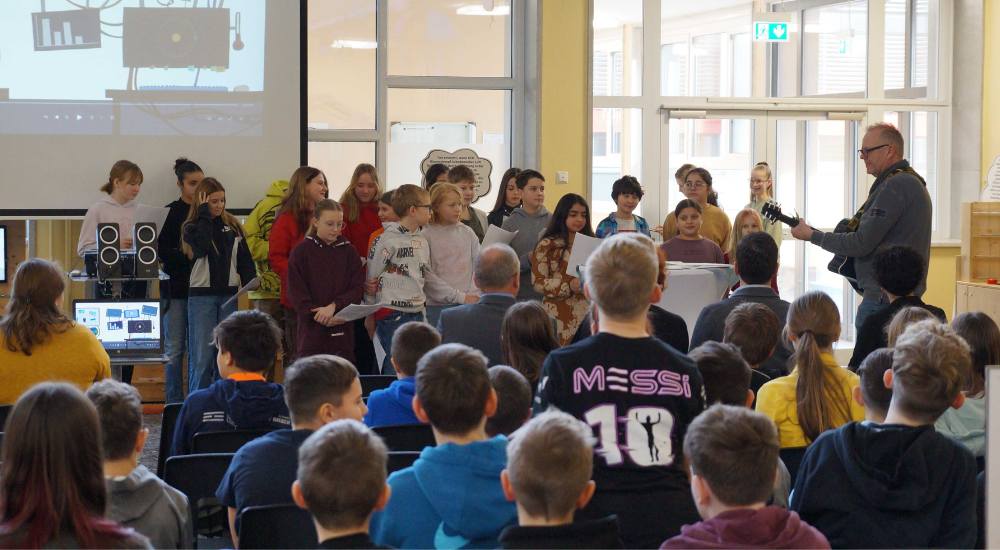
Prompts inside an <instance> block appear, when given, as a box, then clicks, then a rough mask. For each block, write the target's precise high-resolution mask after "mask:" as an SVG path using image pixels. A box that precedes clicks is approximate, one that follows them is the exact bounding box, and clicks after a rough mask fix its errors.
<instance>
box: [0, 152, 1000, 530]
mask: <svg viewBox="0 0 1000 550" xmlns="http://www.w3.org/2000/svg"><path fill="white" fill-rule="evenodd" d="M174 171H175V174H176V177H177V178H176V184H177V186H178V189H179V190H180V197H179V198H178V199H177V200H176V201H174V202H172V203H171V204H170V205H169V208H170V214H169V216H168V218H167V222H166V224H165V226H164V227H163V228H162V231H161V233H160V241H159V250H160V255H161V259H162V262H163V266H164V271H165V272H166V273H167V274H168V275H169V276H170V279H169V280H168V281H164V282H163V283H162V284H161V299H162V300H163V303H164V304H165V309H166V318H165V320H164V326H165V329H166V333H167V334H166V340H167V343H168V355H169V358H170V362H169V364H168V365H167V366H166V369H165V373H166V374H165V376H166V390H167V401H168V402H183V407H182V409H181V412H180V416H179V419H178V421H177V426H176V428H175V430H174V437H173V441H172V445H171V446H172V450H171V454H173V455H182V454H188V453H191V452H192V451H193V449H192V439H193V436H194V434H195V433H199V432H206V431H216V430H232V429H253V428H273V429H274V431H272V432H270V433H269V434H268V435H266V436H264V437H261V438H259V439H257V440H254V441H253V442H251V443H248V444H246V445H244V446H243V447H242V448H241V449H240V450H239V451H238V452H237V453H236V455H235V457H234V459H233V461H232V463H231V465H230V467H229V470H228V471H227V473H226V475H225V477H224V478H223V480H222V483H221V484H220V486H219V487H218V490H217V493H216V495H217V497H218V499H219V501H220V502H221V503H222V505H223V506H224V507H226V508H227V510H228V514H229V522H230V527H231V536H232V539H233V543H234V545H236V547H238V546H239V522H240V514H241V512H242V510H244V509H245V508H246V507H248V506H257V505H266V504H281V503H293V502H294V503H295V504H297V505H298V506H300V507H302V508H305V509H308V511H309V512H310V513H311V514H312V517H313V520H314V523H315V527H316V530H317V535H318V540H319V542H320V547H322V548H462V547H474V548H495V547H504V548H620V547H626V548H657V547H662V548H749V547H762V548H830V547H836V548H840V547H844V548H855V547H862V548H876V547H949V548H950V547H962V548H971V547H974V546H976V545H977V544H979V545H980V547H981V545H982V534H981V531H982V515H981V514H982V510H981V499H982V498H983V497H982V494H981V493H982V490H981V487H982V474H980V473H979V472H980V471H981V469H982V457H983V456H984V454H985V448H984V447H985V443H984V439H985V436H984V424H985V407H984V402H985V400H984V397H983V393H984V366H985V365H988V364H998V363H1000V330H998V328H997V325H996V324H995V323H994V322H993V321H992V320H991V319H990V318H989V317H987V316H986V315H983V314H980V313H971V314H963V315H960V316H958V317H957V318H956V319H954V320H953V322H952V323H951V324H950V325H949V324H946V320H945V318H944V312H943V311H941V310H940V309H937V308H934V307H933V306H930V305H927V304H924V303H923V302H922V301H921V300H920V298H919V297H917V296H914V292H915V290H916V288H917V287H918V285H919V284H920V282H921V281H922V280H923V277H924V276H925V273H924V270H925V267H924V262H923V259H922V258H921V256H920V255H919V254H918V253H917V252H915V251H914V250H912V249H910V248H907V247H902V246H894V247H889V248H886V249H885V250H882V251H881V252H879V253H878V254H877V256H876V258H875V260H874V262H875V270H876V276H877V278H878V281H879V285H880V286H881V288H882V291H883V293H884V295H885V296H886V297H888V299H889V302H888V305H887V306H886V307H885V308H884V310H882V311H880V312H878V314H877V317H878V321H875V320H869V321H866V323H865V324H864V326H862V327H860V328H859V334H858V346H857V347H856V350H855V357H854V358H852V360H851V363H850V365H849V366H848V367H843V366H840V365H839V364H838V362H837V361H836V360H835V358H834V356H833V345H834V343H835V342H836V341H837V340H838V339H839V338H840V336H841V312H839V311H838V308H837V306H836V304H835V303H834V301H833V300H832V299H831V298H830V297H829V296H827V295H826V294H823V293H821V292H808V293H805V294H804V295H802V296H800V297H798V298H797V299H796V300H794V301H793V302H791V303H789V302H787V301H784V300H781V299H780V297H779V296H778V295H777V287H776V276H777V271H778V245H779V244H780V241H781V227H780V226H777V225H775V224H774V223H771V222H769V221H765V220H763V219H762V217H761V215H760V210H761V207H762V206H763V204H764V203H765V202H766V201H768V200H769V199H770V198H771V196H772V193H773V185H774V182H773V179H772V175H771V171H770V169H769V167H768V166H767V165H766V164H765V163H760V164H758V165H756V166H755V167H754V168H753V169H752V171H751V173H750V178H749V195H750V202H749V204H747V206H746V208H745V209H743V210H741V211H740V212H739V214H737V216H736V218H735V220H734V221H733V222H730V220H729V218H728V216H727V215H726V213H725V212H724V211H723V210H722V209H721V208H719V206H718V196H717V194H716V193H715V192H714V191H713V189H712V176H711V174H710V173H709V171H708V170H706V169H704V168H699V167H693V166H684V167H682V168H681V169H680V170H678V172H677V174H676V177H677V184H678V186H679V189H680V190H681V191H682V192H683V193H684V195H685V196H686V197H687V198H685V199H684V200H682V201H680V202H679V203H678V204H677V206H676V208H675V209H674V211H673V212H672V213H671V214H670V215H669V216H668V217H667V219H666V220H665V221H664V222H663V224H662V226H660V227H650V225H649V224H648V223H647V222H646V220H644V219H643V218H642V217H640V216H639V215H637V214H635V213H634V210H635V209H636V208H637V206H638V205H639V202H640V200H641V199H642V196H643V190H642V187H641V185H640V183H639V182H638V181H637V180H636V178H634V177H631V176H624V177H622V178H621V179H619V180H617V181H616V182H615V183H614V185H613V188H612V198H613V199H614V201H615V203H616V205H617V209H616V211H615V212H613V213H611V214H610V215H609V216H608V217H607V218H605V219H603V220H601V221H600V223H599V224H598V225H597V228H596V231H595V230H593V229H592V224H591V216H590V206H589V205H588V203H587V201H586V200H585V199H584V198H583V197H581V196H579V195H576V194H572V193H570V194H566V195H564V196H562V197H561V198H560V199H559V201H558V202H557V204H556V207H555V210H554V211H553V212H552V213H550V212H549V211H548V210H547V209H546V207H545V206H544V198H545V178H544V176H543V175H542V174H541V173H539V172H538V171H536V170H531V169H526V170H519V169H516V168H512V169H510V170H508V171H507V172H505V173H504V174H503V176H502V178H501V179H500V192H499V194H498V196H497V200H496V204H495V206H494V207H493V208H492V209H491V210H490V211H489V212H488V213H487V212H484V211H482V210H480V209H478V208H476V207H475V206H473V204H474V202H475V201H476V199H477V198H478V197H477V194H478V193H479V192H481V191H482V190H481V189H480V188H478V187H477V181H476V175H475V173H474V172H473V171H472V170H471V169H470V168H468V167H465V166H454V167H451V168H448V167H445V166H443V165H434V166H431V167H430V168H428V169H427V171H426V173H425V174H424V181H423V182H421V184H420V185H410V184H407V185H401V186H399V187H397V188H396V189H393V190H391V191H383V188H382V185H381V183H380V181H379V178H378V174H377V171H376V169H375V168H374V167H373V166H371V165H369V164H360V165H358V166H357V168H356V170H355V171H354V174H353V176H352V177H351V181H350V184H349V186H348V187H347V190H346V191H345V192H344V194H343V196H342V197H341V198H340V200H339V201H335V200H332V199H329V198H328V197H327V195H328V183H327V181H326V177H325V175H324V174H323V172H322V171H320V170H318V169H316V168H312V167H301V168H298V169H296V170H295V171H294V172H293V173H292V175H291V177H290V179H289V180H288V181H276V182H274V183H273V184H272V185H271V188H270V189H269V190H268V191H267V194H266V197H265V198H264V199H263V200H261V201H260V202H259V203H258V204H257V206H256V207H255V208H254V210H253V212H252V213H251V214H250V216H249V217H248V218H246V220H245V222H243V223H240V221H239V220H238V219H237V218H236V216H234V215H232V214H230V213H229V212H227V211H226V208H225V206H226V190H225V187H224V186H223V184H222V182H220V181H218V180H216V179H214V178H212V177H206V176H205V172H204V171H203V170H202V169H201V167H200V166H198V165H197V164H196V163H195V162H193V161H191V160H187V159H179V160H177V162H176V164H175V169H174ZM142 179H143V178H142V172H141V170H140V169H139V167H138V166H136V165H135V164H133V163H130V162H128V161H119V162H118V163H116V164H115V165H114V167H113V168H112V170H111V173H110V178H109V181H108V183H107V184H106V185H105V187H104V188H103V190H104V191H105V192H106V193H107V197H106V198H105V199H103V200H102V201H100V202H98V203H97V204H96V205H95V206H94V207H92V208H91V209H90V210H89V211H88V214H87V218H86V220H85V222H84V228H83V230H82V233H81V237H80V252H81V253H83V252H84V251H85V250H87V249H89V248H92V246H93V232H94V228H95V227H96V224H97V223H102V222H109V221H115V222H118V223H121V224H122V225H123V226H126V225H128V224H130V223H131V216H132V215H133V212H134V208H135V204H136V201H137V197H138V193H139V189H140V185H141V184H142ZM490 225H496V226H499V227H501V228H502V229H504V230H506V231H510V232H516V235H515V236H514V237H513V240H511V241H510V244H509V246H508V245H505V244H494V245H490V246H486V247H481V246H480V243H481V241H482V239H483V238H484V236H485V234H486V231H487V229H488V227H489V226H490ZM651 231H652V232H662V235H663V238H664V241H665V242H663V243H662V244H661V245H660V246H656V245H655V244H654V242H653V240H652V239H651V238H650V232H651ZM123 233H126V231H123ZM578 233H579V234H583V235H587V236H596V237H598V238H601V239H602V243H601V244H600V246H599V247H598V248H597V250H596V251H595V252H593V254H592V255H591V256H590V257H589V258H588V259H587V262H586V265H585V267H584V268H583V270H582V272H581V273H580V275H581V276H580V277H576V276H573V275H571V274H569V273H567V265H568V260H569V255H570V250H571V248H572V246H573V242H574V238H575V237H576V235H577V234H578ZM126 239H128V237H127V236H123V242H122V246H123V247H128V246H131V243H130V242H127V241H126ZM667 259H669V260H671V261H685V262H707V263H730V264H732V265H733V266H734V270H735V272H736V274H737V275H738V276H739V279H740V282H739V284H738V285H737V286H738V287H739V288H735V287H734V289H733V291H732V295H731V296H729V297H727V298H724V299H723V300H722V301H721V302H719V303H718V304H712V305H709V306H707V307H706V308H705V310H704V311H703V312H702V314H701V316H700V317H699V319H698V322H697V324H696V326H695V328H694V331H693V336H692V338H691V341H690V342H689V339H688V333H687V327H686V325H685V324H684V321H683V320H682V319H680V317H679V316H677V315H675V314H673V313H670V312H667V311H665V310H663V309H662V308H660V307H659V306H657V305H656V304H658V303H659V302H660V300H661V297H662V295H663V292H665V289H666V288H667V286H668V284H669V282H668V280H667V277H666V275H667V270H666V269H665V261H666V260H667ZM32 262H35V263H37V262H43V261H41V260H32V261H31V262H26V263H25V265H27V264H30V263H32ZM53 269H55V268H54V267H53ZM19 276H21V270H20V269H19V271H18V274H17V275H16V276H15V279H14V285H15V290H14V296H15V300H12V301H16V296H17V295H18V293H17V290H16V287H17V286H18V285H22V286H26V285H28V283H27V282H26V278H25V277H22V278H20V279H19ZM254 277H257V278H259V280H260V281H261V287H260V288H259V289H258V290H257V291H255V292H254V293H252V294H251V296H250V298H251V302H252V304H253V307H252V309H249V310H244V311H235V309H236V308H235V306H234V305H225V304H226V302H227V301H228V300H229V299H230V298H231V297H232V296H233V295H234V294H235V293H236V292H237V289H238V288H239V287H240V286H241V285H243V284H246V283H247V282H248V281H249V280H251V279H252V278H254ZM741 289H742V290H743V291H747V292H742V291H741ZM750 291H752V292H750ZM126 292H127V291H126ZM498 296H500V297H502V298H503V300H506V302H504V305H503V309H501V314H500V317H499V318H497V322H496V324H495V325H493V324H491V323H492V321H491V320H490V319H491V317H490V316H489V315H486V314H483V315H481V316H477V315H478V313H477V312H484V311H486V310H485V309H475V308H476V307H477V306H483V305H484V304H486V303H487V302H490V301H491V300H493V302H491V303H497V302H496V301H497V300H498ZM741 296H742V297H743V298H741ZM746 296H762V297H761V298H748V297H746ZM364 303H367V304H380V305H382V306H383V308H382V309H381V310H379V311H378V312H376V313H375V314H373V315H372V316H369V317H368V318H366V319H361V320H357V321H344V320H342V319H340V318H338V317H337V313H338V312H339V311H341V310H343V309H344V308H346V307H347V306H349V305H351V304H364ZM224 306H225V307H224ZM463 308H464V309H463ZM449 310H451V311H449ZM10 311H11V309H10V306H9V308H8V315H7V316H5V318H4V319H2V320H0V335H2V336H5V337H6V338H5V340H4V342H5V345H6V347H7V348H9V351H10V352H18V350H19V347H18V346H19V343H18V341H17V340H16V339H11V337H10V333H9V332H8V331H7V330H6V326H7V325H8V324H9V323H10V322H11V321H10V315H9V312H10ZM463 311H464V312H466V313H472V314H474V315H467V316H459V315H460V314H461V313H462V312H463ZM872 317H873V318H874V317H876V315H873V316H872ZM449 320H450V321H451V324H449ZM886 325H887V330H883V327H885V326H886ZM470 334H471V336H470ZM44 339H45V336H43V337H42V338H41V339H39V340H38V341H36V342H29V344H34V345H41V344H42V343H43V342H44ZM373 341H376V342H378V343H379V344H380V345H381V346H382V347H383V348H384V350H385V360H384V362H383V363H382V364H381V365H379V364H376V359H375V357H376V354H375V352H374V345H373ZM30 347H31V346H30V345H29V346H28V349H30ZM185 350H186V351H187V353H186V359H187V364H188V368H187V372H186V373H185V371H184V368H183V364H184V359H185ZM279 357H280V358H281V359H282V362H283V364H284V365H286V366H285V368H284V378H283V382H282V383H281V384H278V383H275V382H273V381H270V380H269V378H270V377H271V371H272V369H273V367H274V365H275V362H276V360H277V359H278V358H279ZM379 373H381V374H394V375H395V376H396V378H397V380H396V381H395V382H393V383H392V385H390V386H389V387H388V388H386V389H384V390H377V391H375V392H373V393H372V394H371V395H368V396H364V395H362V393H363V392H362V387H361V383H360V378H359V376H361V375H369V374H379ZM185 376H186V378H187V384H186V386H185V383H184V378H185ZM104 377H106V374H99V375H98V376H96V377H95V378H98V379H99V378H104ZM185 387H186V389H187V392H185ZM81 390H85V392H86V393H82V392H81ZM185 393H186V396H185ZM15 400H16V404H15V405H14V408H13V410H12V412H11V413H10V416H9V418H8V420H7V423H6V428H5V433H6V435H5V439H4V442H3V445H4V447H3V451H2V462H3V464H2V466H0V478H2V479H0V491H2V492H0V546H3V547H7V546H15V547H41V546H49V547H71V546H81V547H108V548H126V547H150V546H152V547H158V548H159V547H170V548H182V547H189V546H190V545H191V544H192V526H191V525H190V522H189V516H188V511H187V510H188V503H187V502H186V500H185V497H184V496H183V495H182V494H180V493H179V492H178V491H176V490H175V489H173V488H171V487H169V486H167V485H166V484H165V483H164V482H162V481H161V480H159V479H157V478H156V476H155V475H153V474H152V473H151V472H149V471H148V470H147V469H145V468H144V467H143V466H141V465H139V457H140V455H141V453H142V449H143V445H144V443H145V440H146V437H147V434H148V430H147V429H146V428H144V427H143V416H142V408H141V403H140V399H139V395H138V393H137V391H136V390H135V389H134V388H132V387H131V386H129V385H126V384H123V383H120V382H116V381H113V380H109V379H105V380H100V381H96V382H94V383H93V384H90V383H89V382H88V383H86V384H82V385H81V384H76V385H75V386H74V385H71V384H65V383H59V382H47V383H42V384H39V385H35V386H33V387H31V388H30V389H26V391H24V392H23V393H22V394H21V395H19V396H16V397H15V398H14V399H12V400H11V402H15ZM421 423H422V424H429V425H430V426H431V428H432V429H433V434H434V438H435V440H436V442H437V445H436V446H434V447H427V448H425V449H424V450H423V451H422V452H421V454H420V458H419V459H418V460H416V462H415V463H414V464H413V465H412V466H410V467H407V468H404V469H402V470H399V471H396V472H394V473H393V474H392V475H390V476H388V477H387V475H386V472H387V469H386V464H387V448H386V445H385V444H384V443H383V441H382V440H381V439H380V438H379V437H378V436H377V435H376V434H375V433H374V432H373V431H372V429H371V428H372V427H376V426H384V425H401V424H421ZM796 453H797V455H796ZM789 456H797V457H798V458H796V459H795V460H794V461H793V460H790V459H789V458H788V457H789ZM977 475H978V479H977ZM43 480H44V481H43ZM977 506H978V507H977Z"/></svg>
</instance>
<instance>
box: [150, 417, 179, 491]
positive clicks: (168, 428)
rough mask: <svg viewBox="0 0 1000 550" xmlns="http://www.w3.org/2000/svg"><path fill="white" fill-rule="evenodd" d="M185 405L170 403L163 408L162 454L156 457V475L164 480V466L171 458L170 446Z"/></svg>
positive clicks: (161, 422) (161, 425) (161, 421)
mask: <svg viewBox="0 0 1000 550" xmlns="http://www.w3.org/2000/svg"><path fill="white" fill-rule="evenodd" d="M182 405H183V403H168V404H167V406H165V407H163V418H162V419H161V420H160V454H158V455H157V457H156V475H157V476H158V477H159V478H160V479H163V464H164V463H165V462H166V461H167V458H169V457H170V446H171V445H172V444H173V442H174V429H175V428H176V427H177V417H179V416H180V413H181V406H182Z"/></svg>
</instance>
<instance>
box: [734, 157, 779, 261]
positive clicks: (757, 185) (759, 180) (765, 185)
mask: <svg viewBox="0 0 1000 550" xmlns="http://www.w3.org/2000/svg"><path fill="white" fill-rule="evenodd" d="M773 199H774V178H773V177H772V175H771V167H770V166H768V164H767V163H766V162H758V163H757V164H756V165H754V167H753V170H751V171H750V202H748V203H747V205H746V206H744V207H743V208H749V209H751V210H754V211H756V212H757V213H758V214H761V212H762V210H763V208H764V205H765V204H767V202H768V201H770V200H773ZM761 217H762V218H763V214H761ZM762 221H763V223H764V226H763V230H764V231H765V232H767V234H768V235H770V236H771V238H772V239H774V242H775V243H777V244H778V247H779V248H780V247H781V223H780V222H772V221H770V220H767V219H763V220H762ZM736 244H737V243H732V245H733V246H734V247H735V246H736Z"/></svg>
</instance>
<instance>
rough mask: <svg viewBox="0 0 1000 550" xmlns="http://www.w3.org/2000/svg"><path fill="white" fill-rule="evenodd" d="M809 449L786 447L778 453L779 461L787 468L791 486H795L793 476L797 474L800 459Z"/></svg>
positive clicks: (800, 462)
mask: <svg viewBox="0 0 1000 550" xmlns="http://www.w3.org/2000/svg"><path fill="white" fill-rule="evenodd" d="M808 448H809V447H788V448H785V449H781V450H780V451H778V456H780V457H781V461H782V462H784V463H785V468H788V475H789V476H790V477H791V479H792V486H795V475H796V474H798V473H799V466H800V465H801V464H802V457H804V456H805V455H806V449H808Z"/></svg>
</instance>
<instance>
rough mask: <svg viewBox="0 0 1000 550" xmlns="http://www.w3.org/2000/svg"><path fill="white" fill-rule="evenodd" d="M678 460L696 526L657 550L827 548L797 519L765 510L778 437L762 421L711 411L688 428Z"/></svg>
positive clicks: (722, 408)
mask: <svg viewBox="0 0 1000 550" xmlns="http://www.w3.org/2000/svg"><path fill="white" fill-rule="evenodd" d="M684 456H685V458H686V459H687V463H688V465H689V466H690V468H691V493H692V494H693V495H694V501H695V504H696V505H697V506H698V513H699V514H701V517H702V521H700V522H698V523H695V524H694V525H685V526H684V527H683V528H682V529H681V534H680V535H678V536H676V537H674V538H672V539H670V540H667V541H666V542H664V543H663V546H661V548H830V543H829V542H827V540H826V537H824V536H823V534H822V533H820V532H819V531H818V530H816V528H814V527H812V526H811V525H809V524H808V523H806V522H805V521H802V519H801V518H799V516H798V514H796V513H795V512H791V511H788V510H786V509H784V508H781V507H778V506H768V505H767V500H768V498H769V496H770V495H771V488H772V487H773V485H774V475H775V474H774V473H775V470H774V463H775V461H777V460H778V434H777V432H776V430H775V429H774V424H773V423H771V421H770V419H768V418H767V417H766V416H764V415H762V414H760V413H756V412H753V411H750V410H747V409H745V408H743V407H733V406H729V405H715V406H713V407H711V408H710V409H708V410H707V411H705V412H704V413H702V414H701V415H700V416H699V417H698V418H696V419H694V422H692V423H691V426H690V427H688V431H687V435H685V436H684Z"/></svg>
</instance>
